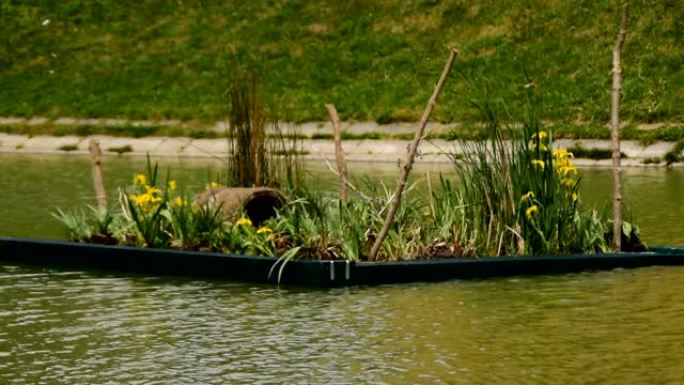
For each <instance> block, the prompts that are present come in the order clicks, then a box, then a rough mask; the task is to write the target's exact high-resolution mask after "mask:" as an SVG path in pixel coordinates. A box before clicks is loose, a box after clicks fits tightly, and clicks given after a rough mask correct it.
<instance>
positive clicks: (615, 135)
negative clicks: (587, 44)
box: [610, 4, 629, 252]
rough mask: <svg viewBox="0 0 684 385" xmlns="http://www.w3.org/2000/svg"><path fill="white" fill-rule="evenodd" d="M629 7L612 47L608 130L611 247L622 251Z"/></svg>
mask: <svg viewBox="0 0 684 385" xmlns="http://www.w3.org/2000/svg"><path fill="white" fill-rule="evenodd" d="M628 13H629V5H628V4H625V5H624V6H623V7H622V16H621V20H620V32H619V33H618V36H617V39H616V41H615V46H614V47H613V94H612V98H611V105H610V130H611V135H610V137H611V144H612V146H611V147H612V150H613V157H612V158H613V162H612V163H613V247H614V248H615V251H618V252H619V251H620V250H621V249H622V241H621V237H622V175H621V174H622V166H621V164H620V89H621V86H622V65H621V55H622V47H623V46H624V44H625V38H626V37H627V16H628Z"/></svg>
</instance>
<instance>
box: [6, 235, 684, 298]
mask: <svg viewBox="0 0 684 385" xmlns="http://www.w3.org/2000/svg"><path fill="white" fill-rule="evenodd" d="M0 262H3V263H16V264H21V265H38V266H47V267H66V268H78V269H99V270H107V271H117V272H130V273H140V274H150V275H175V276H189V277H200V278H216V279H228V280H239V281H249V282H263V283H277V282H278V275H279V274H278V273H279V271H280V266H276V267H275V268H273V266H274V263H275V262H276V259H274V258H270V257H258V256H247V255H235V254H220V253H202V252H190V251H180V250H169V249H144V248H134V247H123V246H104V245H93V244H82V243H71V242H63V241H43V240H29V239H18V238H7V237H0ZM653 265H662V266H673V265H684V248H678V247H655V248H651V249H649V251H648V252H643V253H620V254H592V255H563V256H540V257H501V258H482V259H441V260H426V261H401V262H347V261H311V260H296V261H290V262H288V263H287V264H286V266H284V268H283V269H282V275H281V276H280V282H281V283H283V284H292V285H302V286H314V287H331V286H347V285H376V284H385V283H405V282H421V281H422V282H435V281H445V280H451V279H473V278H492V277H509V276H516V275H540V274H563V273H575V272H580V271H587V270H610V269H616V268H636V267H643V266H653ZM269 273H271V274H270V275H269Z"/></svg>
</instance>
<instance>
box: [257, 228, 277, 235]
mask: <svg viewBox="0 0 684 385" xmlns="http://www.w3.org/2000/svg"><path fill="white" fill-rule="evenodd" d="M272 232H273V230H271V229H269V228H268V227H266V226H261V227H259V229H258V230H257V234H270V233H272Z"/></svg>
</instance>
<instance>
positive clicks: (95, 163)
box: [89, 139, 107, 209]
mask: <svg viewBox="0 0 684 385" xmlns="http://www.w3.org/2000/svg"><path fill="white" fill-rule="evenodd" d="M89 148H90V159H91V161H92V171H93V186H95V198H96V199H97V207H99V208H100V209H106V208H107V193H106V191H105V187H104V183H103V181H102V167H101V166H102V161H101V158H102V151H100V142H99V141H98V140H97V139H90V146H89Z"/></svg>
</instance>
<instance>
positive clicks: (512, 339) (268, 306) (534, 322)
mask: <svg viewBox="0 0 684 385" xmlns="http://www.w3.org/2000/svg"><path fill="white" fill-rule="evenodd" d="M682 277H684V269H681V268H647V269H639V270H624V271H611V272H601V273H587V274H576V275H566V276H556V277H535V278H516V279H500V280H484V281H472V282H448V283H443V284H415V285H406V286H399V285H388V286H381V287H375V288H345V289H331V290H325V291H315V290H304V289H281V290H278V289H276V288H273V287H270V286H259V285H249V284H236V283H224V282H213V281H198V280H181V279H159V278H121V277H114V276H102V275H91V274H88V273H83V272H69V273H64V272H57V271H46V270H40V269H30V268H17V267H10V266H5V267H0V304H1V305H2V306H0V383H7V384H40V383H58V384H77V383H99V384H107V383H112V384H121V383H126V384H188V383H192V384H225V383H231V384H271V383H325V384H359V383H374V384H380V383H388V384H397V383H401V384H425V383H431V384H466V383H468V384H470V383H474V384H479V383H481V384H485V383H487V384H490V383H502V384H504V383H505V384H528V383H558V384H563V383H577V382H580V383H582V382H591V383H616V384H617V383H620V384H625V383H653V382H658V383H676V382H677V381H678V380H679V379H680V374H681V367H682V365H683V364H684V362H683V361H682V359H681V357H684V328H682V327H681V326H680V325H681V319H684V301H682V299H684V298H683V297H684V294H683V293H684V280H683V279H682ZM549 379H553V381H551V382H549V381H548V380H549Z"/></svg>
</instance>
